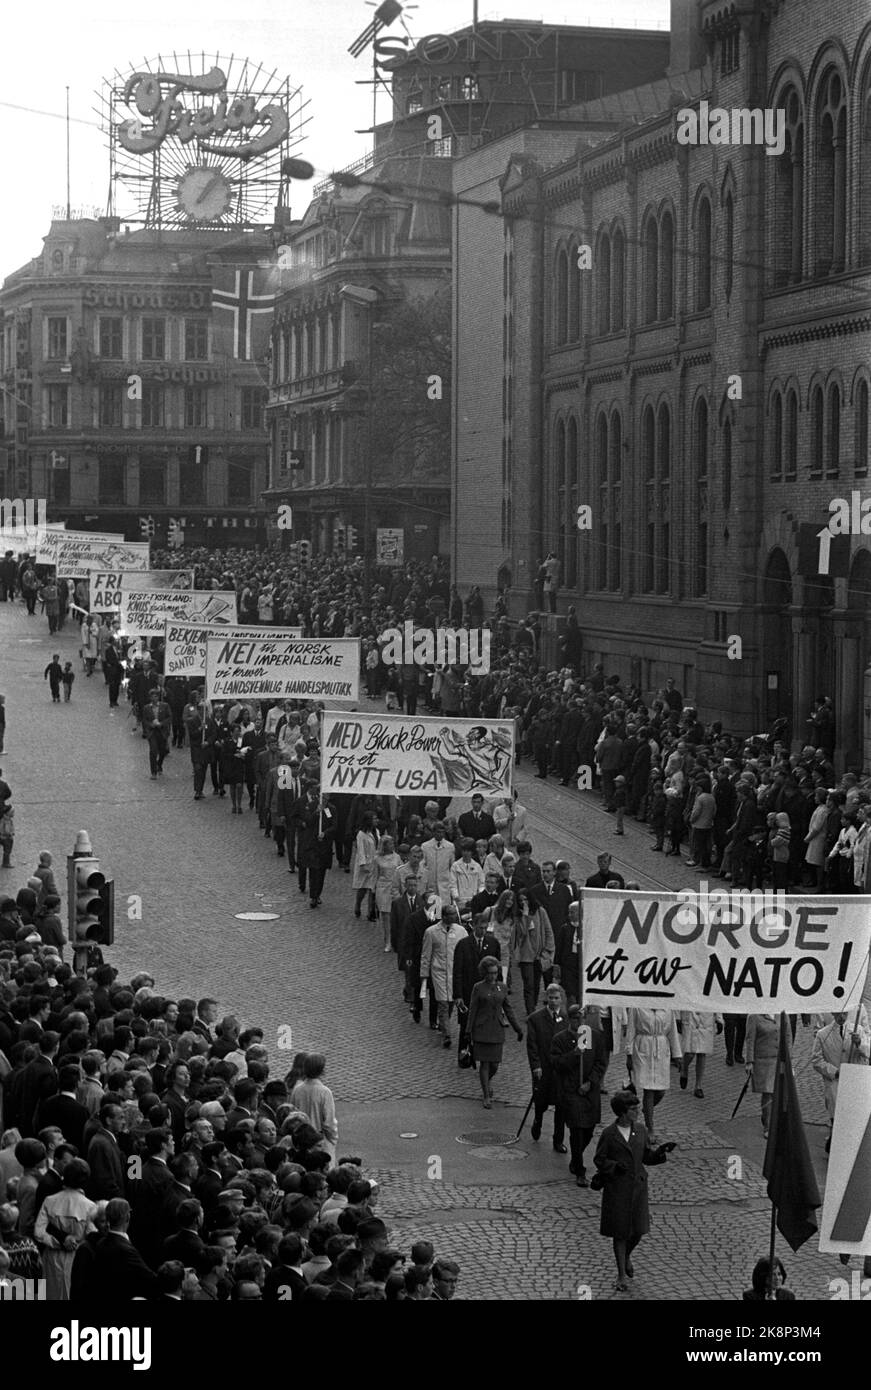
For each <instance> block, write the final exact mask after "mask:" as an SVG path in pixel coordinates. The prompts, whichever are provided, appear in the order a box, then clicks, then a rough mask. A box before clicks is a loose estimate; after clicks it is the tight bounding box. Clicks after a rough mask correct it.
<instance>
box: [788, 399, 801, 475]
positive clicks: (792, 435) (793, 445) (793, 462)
mask: <svg viewBox="0 0 871 1390" xmlns="http://www.w3.org/2000/svg"><path fill="white" fill-rule="evenodd" d="M786 477H787V478H797V477H798V393H797V392H796V391H790V392H789V394H788V396H787V398H786Z"/></svg>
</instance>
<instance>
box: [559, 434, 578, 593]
mask: <svg viewBox="0 0 871 1390" xmlns="http://www.w3.org/2000/svg"><path fill="white" fill-rule="evenodd" d="M577 514H578V422H577V420H576V419H575V417H574V415H571V416H570V417H569V423H568V427H567V429H566V505H565V511H564V513H563V527H564V533H565V546H564V550H565V561H564V566H563V571H562V572H563V576H564V579H563V582H564V584H565V586H566V588H567V589H575V588H577V583H578V540H579V537H578V528H577Z"/></svg>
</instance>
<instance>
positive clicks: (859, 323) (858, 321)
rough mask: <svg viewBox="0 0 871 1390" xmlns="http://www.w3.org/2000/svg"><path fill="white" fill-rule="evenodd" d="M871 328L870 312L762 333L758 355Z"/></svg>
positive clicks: (762, 355)
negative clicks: (781, 330) (778, 331)
mask: <svg viewBox="0 0 871 1390" xmlns="http://www.w3.org/2000/svg"><path fill="white" fill-rule="evenodd" d="M869 330H871V314H857V315H856V316H855V317H854V318H850V319H835V320H834V321H832V320H829V321H828V322H826V323H813V324H806V325H804V326H803V327H799V326H798V325H797V326H796V327H795V328H788V329H786V330H785V331H784V332H782V333H776V332H773V333H770V334H765V333H763V335H762V341H761V343H760V345H759V355H760V357H763V358H764V357H765V355H766V353H767V352H769V351H770V349H771V348H779V347H795V346H796V344H798V343H818V342H823V341H825V340H826V339H830V338H848V337H851V336H852V335H853V334H854V333H867V332H868V331H869Z"/></svg>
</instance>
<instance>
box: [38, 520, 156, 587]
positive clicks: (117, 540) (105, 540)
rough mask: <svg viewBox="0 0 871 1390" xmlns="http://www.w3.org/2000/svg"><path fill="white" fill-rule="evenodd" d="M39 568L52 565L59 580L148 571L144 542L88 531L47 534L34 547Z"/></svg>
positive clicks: (47, 532) (145, 542)
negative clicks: (101, 572) (104, 572)
mask: <svg viewBox="0 0 871 1390" xmlns="http://www.w3.org/2000/svg"><path fill="white" fill-rule="evenodd" d="M36 562H37V564H39V565H55V566H56V568H57V577H58V579H87V577H88V575H89V574H90V573H91V571H92V570H136V571H140V570H147V569H148V563H149V547H148V542H147V541H125V540H124V537H123V536H117V537H113V536H110V535H109V536H101V535H92V534H91V533H90V532H88V531H46V532H45V533H44V534H43V536H42V537H41V538H40V541H39V544H38V546H37V547H36Z"/></svg>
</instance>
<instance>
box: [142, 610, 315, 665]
mask: <svg viewBox="0 0 871 1390" xmlns="http://www.w3.org/2000/svg"><path fill="white" fill-rule="evenodd" d="M267 632H268V633H269V635H270V637H271V638H274V639H275V641H277V642H291V641H293V640H294V639H296V638H299V637H302V628H301V627H269V628H263V627H234V628H233V629H232V630H231V631H229V632H228V631H227V630H226V629H222V628H220V627H215V626H214V625H213V626H212V627H204V626H203V625H202V624H200V625H199V626H198V625H196V624H191V623H176V622H168V623H167V624H166V651H165V654H164V663H163V670H164V674H165V675H167V676H185V677H188V676H204V675H205V674H206V642H207V641H208V640H209V638H210V637H216V638H219V639H221V640H222V641H224V642H230V641H233V642H251V641H256V640H258V639H259V638H262V637H263V636H264V635H265V634H266V633H267Z"/></svg>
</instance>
